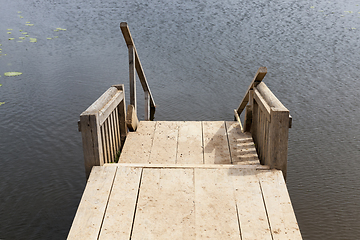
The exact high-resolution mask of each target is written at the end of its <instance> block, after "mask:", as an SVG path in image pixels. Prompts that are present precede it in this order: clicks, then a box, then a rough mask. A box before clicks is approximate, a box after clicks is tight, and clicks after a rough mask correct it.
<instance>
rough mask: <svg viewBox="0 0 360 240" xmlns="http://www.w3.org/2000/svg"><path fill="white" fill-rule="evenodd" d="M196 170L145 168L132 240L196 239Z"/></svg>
mask: <svg viewBox="0 0 360 240" xmlns="http://www.w3.org/2000/svg"><path fill="white" fill-rule="evenodd" d="M194 195H195V194H194V173H193V170H192V169H144V170H143V177H142V180H141V187H140V193H139V199H138V205H137V209H136V216H135V221H134V228H133V234H132V237H131V239H195V238H197V237H196V236H195V227H194V226H195V204H194V199H195V196H194Z"/></svg>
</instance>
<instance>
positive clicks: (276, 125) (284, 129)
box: [265, 108, 289, 180]
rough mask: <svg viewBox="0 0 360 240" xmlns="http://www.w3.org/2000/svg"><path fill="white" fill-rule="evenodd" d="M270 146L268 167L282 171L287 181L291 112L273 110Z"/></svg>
mask: <svg viewBox="0 0 360 240" xmlns="http://www.w3.org/2000/svg"><path fill="white" fill-rule="evenodd" d="M268 135H269V137H268V139H269V141H268V142H269V146H268V152H267V157H266V158H267V161H266V162H265V164H266V165H269V166H270V168H276V169H279V170H282V172H283V174H284V178H285V180H286V172H287V151H288V135H289V111H283V110H280V109H279V108H271V123H270V124H269V130H268Z"/></svg>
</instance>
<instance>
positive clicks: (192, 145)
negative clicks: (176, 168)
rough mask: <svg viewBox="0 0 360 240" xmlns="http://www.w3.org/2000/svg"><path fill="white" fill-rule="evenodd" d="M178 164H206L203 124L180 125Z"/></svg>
mask: <svg viewBox="0 0 360 240" xmlns="http://www.w3.org/2000/svg"><path fill="white" fill-rule="evenodd" d="M176 163H178V164H202V163H204V149H203V137H202V123H201V122H182V123H181V124H180V125H179V138H178V146H177V157H176Z"/></svg>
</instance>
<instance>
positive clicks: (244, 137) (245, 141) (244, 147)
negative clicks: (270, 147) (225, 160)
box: [226, 122, 260, 165]
mask: <svg viewBox="0 0 360 240" xmlns="http://www.w3.org/2000/svg"><path fill="white" fill-rule="evenodd" d="M226 128H227V135H228V139H229V146H230V153H231V159H232V164H249V165H252V164H260V162H259V158H258V155H257V153H256V148H255V145H254V142H253V140H252V137H251V134H250V133H246V132H245V133H244V132H241V129H240V127H239V124H238V123H237V122H226Z"/></svg>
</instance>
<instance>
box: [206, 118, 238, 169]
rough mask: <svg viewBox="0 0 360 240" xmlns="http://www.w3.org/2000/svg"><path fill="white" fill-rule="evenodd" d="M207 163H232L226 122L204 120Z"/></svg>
mask: <svg viewBox="0 0 360 240" xmlns="http://www.w3.org/2000/svg"><path fill="white" fill-rule="evenodd" d="M202 124H203V138H204V163H205V164H214V163H215V164H230V163H231V158H230V150H229V144H228V140H227V134H226V129H225V122H223V121H216V122H215V121H213V122H210V121H209V122H205V121H204V122H202Z"/></svg>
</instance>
